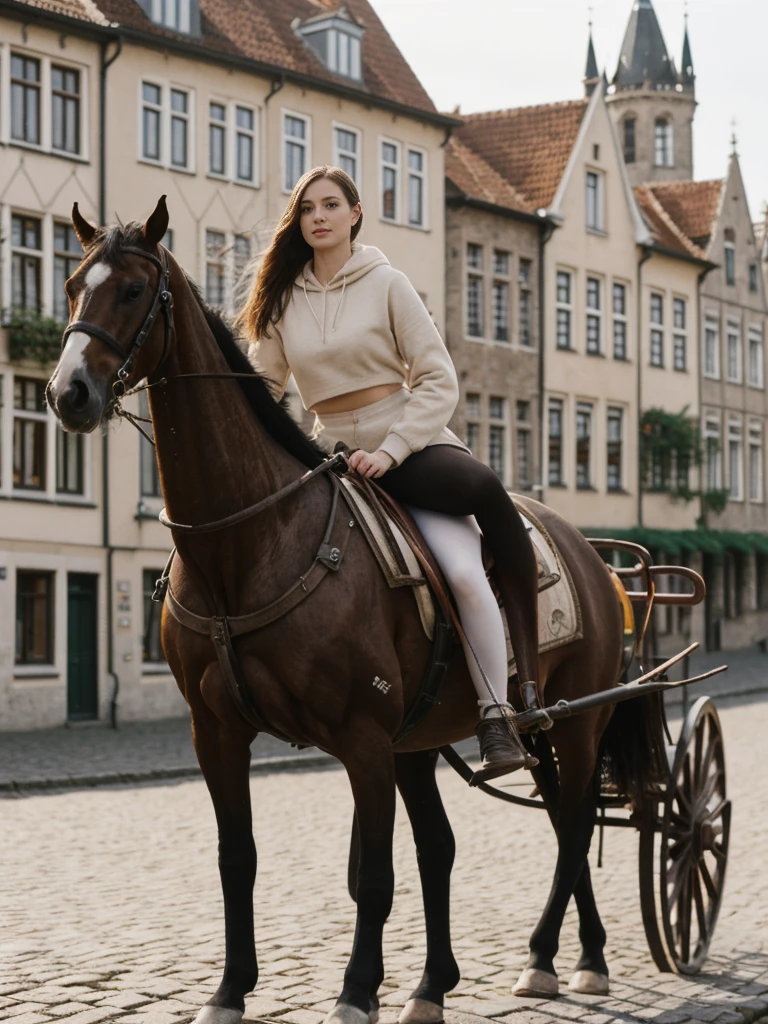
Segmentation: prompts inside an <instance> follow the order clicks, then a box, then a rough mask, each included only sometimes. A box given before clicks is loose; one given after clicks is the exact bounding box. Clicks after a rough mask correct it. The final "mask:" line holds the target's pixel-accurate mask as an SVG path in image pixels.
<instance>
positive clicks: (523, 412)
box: [515, 399, 533, 491]
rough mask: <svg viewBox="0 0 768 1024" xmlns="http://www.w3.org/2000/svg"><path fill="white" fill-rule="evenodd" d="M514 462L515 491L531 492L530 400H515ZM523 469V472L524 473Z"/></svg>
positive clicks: (531, 435) (531, 431)
mask: <svg viewBox="0 0 768 1024" xmlns="http://www.w3.org/2000/svg"><path fill="white" fill-rule="evenodd" d="M515 453H516V455H517V458H516V460H515V467H516V474H515V475H516V477H517V489H518V490H519V491H531V490H533V478H532V472H531V471H532V469H533V429H532V421H531V400H530V399H517V401H516V402H515ZM524 469H525V472H524Z"/></svg>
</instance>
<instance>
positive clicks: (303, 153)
mask: <svg viewBox="0 0 768 1024" xmlns="http://www.w3.org/2000/svg"><path fill="white" fill-rule="evenodd" d="M308 143H309V125H308V122H307V119H306V118H305V117H299V116H297V115H296V114H284V115H283V153H284V161H285V166H284V176H283V188H284V189H285V191H286V192H291V191H292V190H293V186H294V185H295V184H296V182H297V181H298V180H299V178H300V177H301V176H302V174H304V172H305V171H306V170H307V160H308V154H307V149H308Z"/></svg>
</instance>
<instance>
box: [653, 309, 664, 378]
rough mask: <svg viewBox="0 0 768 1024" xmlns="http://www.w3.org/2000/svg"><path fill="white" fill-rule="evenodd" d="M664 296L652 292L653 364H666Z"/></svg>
mask: <svg viewBox="0 0 768 1024" xmlns="http://www.w3.org/2000/svg"><path fill="white" fill-rule="evenodd" d="M663 328H664V296H663V295H658V294H657V293H656V292H652V293H651V366H663V365H664V329H663Z"/></svg>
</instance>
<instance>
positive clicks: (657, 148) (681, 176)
mask: <svg viewBox="0 0 768 1024" xmlns="http://www.w3.org/2000/svg"><path fill="white" fill-rule="evenodd" d="M590 42H591V34H590ZM695 83H696V79H695V76H694V73H693V59H692V58H691V44H690V40H689V38H688V16H687V15H686V25H685V39H684V42H683V59H682V69H681V70H680V71H678V70H677V68H676V67H675V62H674V61H673V60H672V59H671V58H670V56H669V54H668V53H667V47H666V44H665V42H664V36H663V35H662V34H661V27H660V26H659V21H658V18H657V17H656V11H655V10H654V9H653V3H652V0H634V5H633V7H632V14H631V15H630V18H629V24H628V25H627V31H626V33H625V35H624V42H623V43H622V47H621V55H620V57H619V64H618V67H617V68H616V74H615V75H614V77H613V82H612V83H611V86H610V88H609V90H608V95H607V96H606V100H607V102H608V109H609V110H610V113H611V117H612V118H613V123H614V125H615V127H616V131H617V133H618V137H619V143H620V145H621V147H622V150H623V153H624V160H625V162H626V165H627V171H628V173H629V179H630V181H631V183H632V185H641V184H643V183H644V182H649V181H685V180H690V179H692V178H693V115H694V113H695V110H696V89H695Z"/></svg>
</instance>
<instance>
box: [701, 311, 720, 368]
mask: <svg viewBox="0 0 768 1024" xmlns="http://www.w3.org/2000/svg"><path fill="white" fill-rule="evenodd" d="M702 321H703V322H702V340H701V344H702V359H701V372H702V376H704V377H706V378H707V380H720V319H719V317H718V316H717V315H716V314H715V313H704V316H703V317H702ZM708 332H709V333H711V335H712V337H713V339H714V348H713V350H712V351H713V354H714V363H715V366H714V369H713V370H711V371H710V370H709V369H708V359H707V355H708V353H707V345H708V337H707V333H708Z"/></svg>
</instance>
